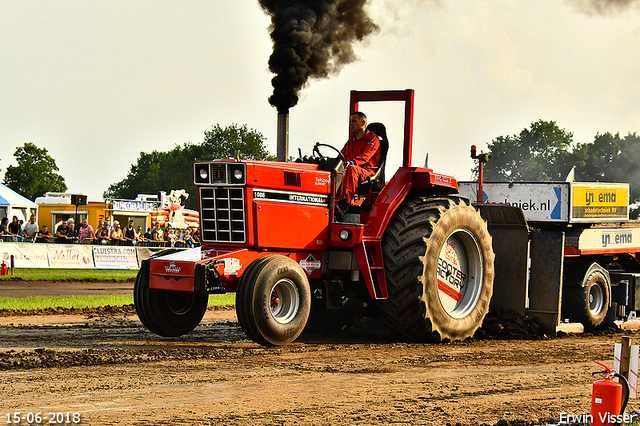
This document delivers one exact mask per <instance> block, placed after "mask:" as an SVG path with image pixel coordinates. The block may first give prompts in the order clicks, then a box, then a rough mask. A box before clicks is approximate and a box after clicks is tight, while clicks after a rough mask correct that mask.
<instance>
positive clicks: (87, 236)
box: [78, 219, 93, 244]
mask: <svg viewBox="0 0 640 426" xmlns="http://www.w3.org/2000/svg"><path fill="white" fill-rule="evenodd" d="M92 239H93V228H92V227H91V225H89V221H88V220H87V219H84V220H83V221H82V226H81V227H80V229H78V240H79V242H80V244H90V243H91V240H92Z"/></svg>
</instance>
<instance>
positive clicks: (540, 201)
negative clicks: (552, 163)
mask: <svg viewBox="0 0 640 426" xmlns="http://www.w3.org/2000/svg"><path fill="white" fill-rule="evenodd" d="M458 188H459V190H460V194H461V195H464V196H465V197H468V198H469V199H470V200H471V201H472V202H476V200H477V199H478V182H458ZM482 192H483V194H482V199H483V202H484V203H498V204H506V205H509V206H516V207H520V208H521V209H522V211H523V212H524V216H525V218H526V219H527V220H528V221H530V222H568V221H569V209H568V206H569V184H568V183H566V182H485V183H484V185H483V190H482Z"/></svg>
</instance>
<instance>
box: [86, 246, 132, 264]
mask: <svg viewBox="0 0 640 426" xmlns="http://www.w3.org/2000/svg"><path fill="white" fill-rule="evenodd" d="M93 258H94V260H95V265H96V268H98V269H138V257H137V256H136V247H134V246H93Z"/></svg>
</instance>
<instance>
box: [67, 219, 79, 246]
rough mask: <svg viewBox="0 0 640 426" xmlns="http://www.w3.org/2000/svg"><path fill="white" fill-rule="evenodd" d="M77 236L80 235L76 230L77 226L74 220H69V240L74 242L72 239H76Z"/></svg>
mask: <svg viewBox="0 0 640 426" xmlns="http://www.w3.org/2000/svg"><path fill="white" fill-rule="evenodd" d="M77 236H78V232H77V231H76V227H75V225H74V223H73V221H70V222H69V233H68V234H67V242H68V243H71V242H73V241H72V240H75V239H76V237H77Z"/></svg>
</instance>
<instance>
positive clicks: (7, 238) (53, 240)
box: [0, 235, 200, 248]
mask: <svg viewBox="0 0 640 426" xmlns="http://www.w3.org/2000/svg"><path fill="white" fill-rule="evenodd" d="M0 243H29V244H32V243H36V244H41V243H45V244H89V245H96V244H97V245H108V246H136V247H175V248H194V247H198V246H199V245H200V244H198V243H194V242H191V243H189V244H185V243H184V242H183V241H180V240H178V241H174V242H173V243H170V242H168V241H152V240H144V241H135V242H134V241H130V240H111V239H102V240H98V239H95V238H85V239H83V240H82V241H79V240H78V238H58V237H36V238H35V239H34V238H30V237H21V236H19V235H0Z"/></svg>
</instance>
